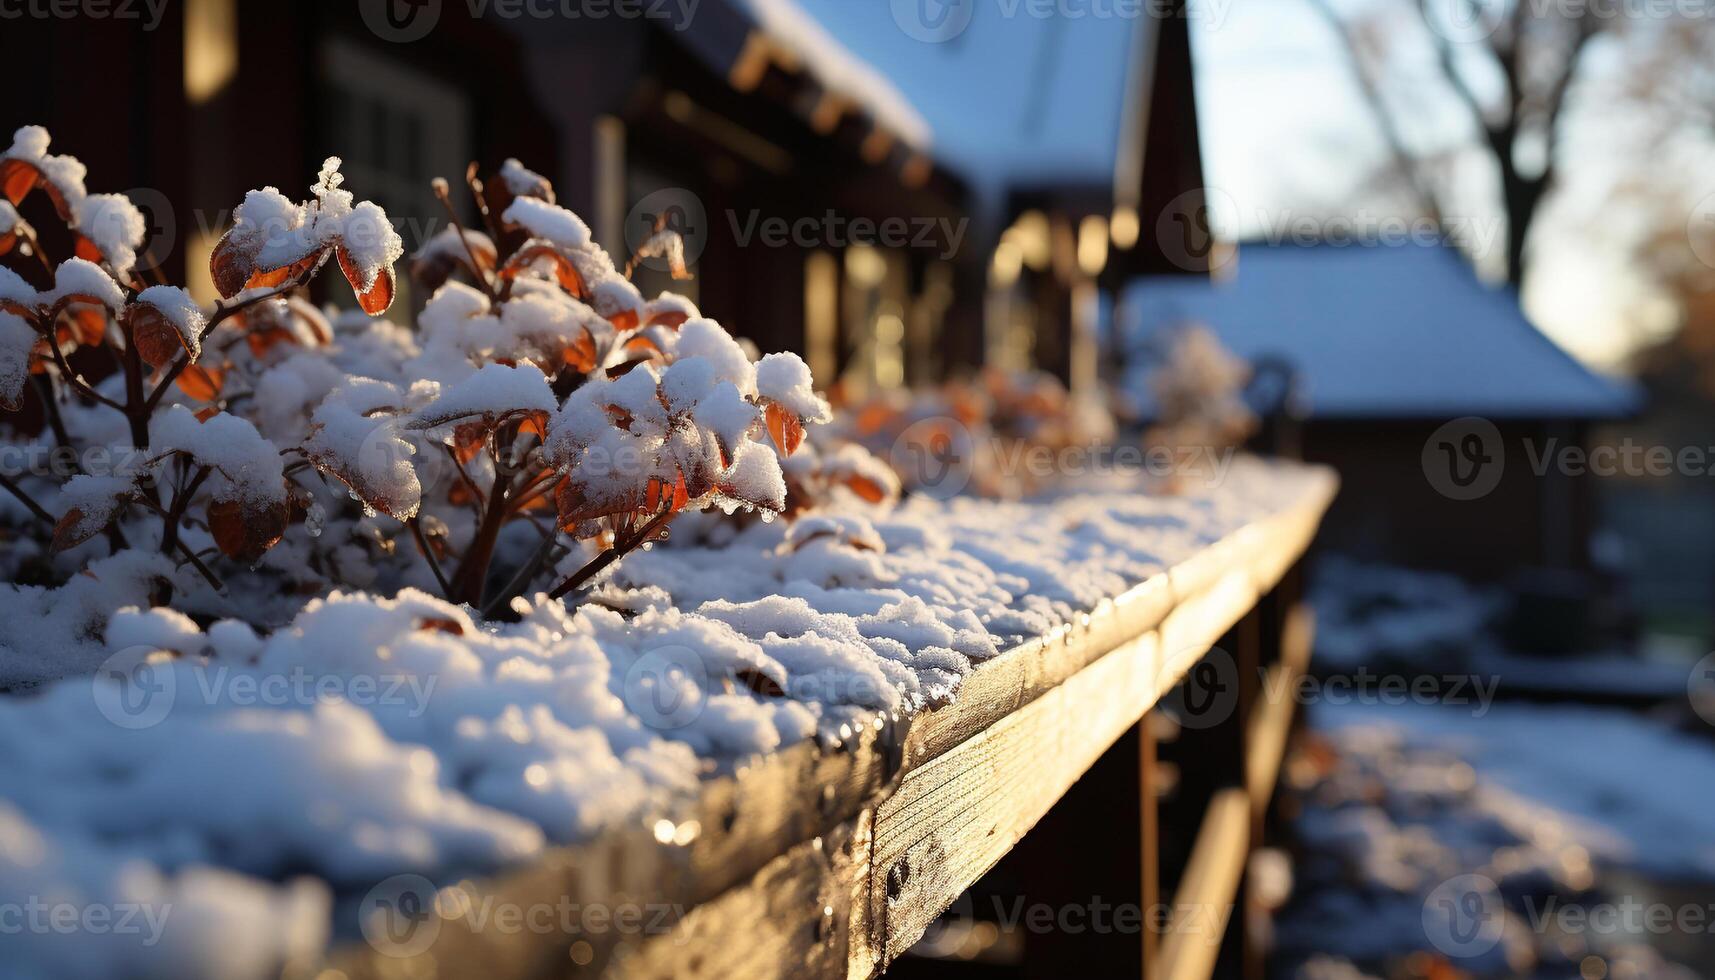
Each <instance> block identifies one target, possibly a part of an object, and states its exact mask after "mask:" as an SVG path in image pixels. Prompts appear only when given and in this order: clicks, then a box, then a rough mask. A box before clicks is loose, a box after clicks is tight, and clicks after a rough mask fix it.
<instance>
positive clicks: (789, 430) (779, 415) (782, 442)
mask: <svg viewBox="0 0 1715 980" xmlns="http://www.w3.org/2000/svg"><path fill="white" fill-rule="evenodd" d="M763 415H764V418H765V419H766V420H767V423H768V436H769V438H770V439H773V440H774V445H775V446H777V447H779V449H780V455H781V456H790V455H792V454H793V453H795V452H797V451H798V446H799V445H800V444H801V443H803V441H804V423H803V422H802V421H801V420H800V419H799V418H798V416H797V415H794V414H793V413H791V412H788V411H787V410H786V409H784V408H782V407H781V406H780V405H779V404H778V403H776V402H769V403H768V408H767V409H766V410H765V411H764V413H763Z"/></svg>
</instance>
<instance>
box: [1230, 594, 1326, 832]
mask: <svg viewBox="0 0 1715 980" xmlns="http://www.w3.org/2000/svg"><path fill="white" fill-rule="evenodd" d="M1315 633H1316V619H1315V614H1314V613H1313V612H1312V611H1311V610H1310V607H1309V606H1307V605H1304V604H1302V603H1301V604H1299V605H1296V606H1294V607H1293V608H1292V609H1291V610H1290V611H1288V613H1287V615H1286V628H1285V629H1284V630H1283V631H1282V634H1281V655H1280V662H1279V663H1277V664H1275V665H1274V666H1273V667H1271V668H1269V672H1268V677H1267V679H1266V680H1265V681H1264V682H1263V699H1262V701H1261V702H1260V703H1259V704H1258V705H1257V706H1256V708H1255V709H1254V711H1253V713H1252V715H1251V717H1250V722H1249V726H1248V727H1249V731H1248V732H1247V734H1246V738H1248V739H1249V742H1250V748H1249V751H1247V752H1246V754H1245V766H1246V769H1247V772H1246V773H1245V786H1246V787H1247V788H1248V789H1249V791H1250V798H1251V806H1252V808H1253V809H1255V810H1256V811H1257V815H1258V816H1259V817H1260V815H1261V813H1262V811H1264V810H1266V809H1268V803H1269V800H1270V799H1272V798H1273V796H1274V786H1275V783H1276V781H1277V780H1278V779H1279V777H1280V763H1281V760H1282V759H1284V758H1285V756H1286V742H1287V739H1288V737H1289V736H1290V735H1291V733H1292V716H1293V714H1294V712H1295V710H1296V708H1297V701H1296V694H1295V688H1296V686H1297V684H1298V679H1299V678H1300V677H1302V676H1304V671H1305V669H1306V668H1307V667H1308V666H1309V664H1310V649H1311V646H1312V645H1313V641H1314V639H1315Z"/></svg>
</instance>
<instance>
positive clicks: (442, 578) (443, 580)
mask: <svg viewBox="0 0 1715 980" xmlns="http://www.w3.org/2000/svg"><path fill="white" fill-rule="evenodd" d="M405 526H406V527H408V528H410V529H411V536H412V537H413V538H416V539H417V547H418V549H420V550H421V551H422V552H423V557H424V558H425V559H427V560H428V562H429V571H431V572H434V573H435V581H436V582H438V583H439V584H440V586H441V596H442V597H443V598H446V599H448V600H451V599H452V595H453V590H452V586H450V585H448V584H447V576H446V573H445V572H442V571H441V563H440V562H439V561H436V560H435V549H433V548H431V547H429V539H428V537H427V536H426V535H425V534H423V525H422V522H420V521H418V520H417V518H415V517H413V518H411V519H410V520H408V521H406V522H405Z"/></svg>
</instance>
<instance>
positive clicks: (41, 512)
mask: <svg viewBox="0 0 1715 980" xmlns="http://www.w3.org/2000/svg"><path fill="white" fill-rule="evenodd" d="M0 488H4V489H5V490H6V492H7V493H10V494H11V495H12V496H14V497H16V498H18V502H19V503H21V504H23V505H24V506H25V507H27V508H29V510H30V513H32V514H34V515H36V517H37V518H39V519H41V520H44V521H47V522H48V526H49V527H53V526H54V525H55V524H57V523H59V522H58V521H56V520H54V515H52V514H50V513H48V512H47V510H46V508H44V507H43V506H42V505H41V504H38V503H36V502H35V500H33V499H31V497H30V495H29V494H27V493H25V492H24V488H23V487H20V486H18V484H17V483H15V482H13V480H12V478H11V477H9V476H7V475H6V474H4V473H0Z"/></svg>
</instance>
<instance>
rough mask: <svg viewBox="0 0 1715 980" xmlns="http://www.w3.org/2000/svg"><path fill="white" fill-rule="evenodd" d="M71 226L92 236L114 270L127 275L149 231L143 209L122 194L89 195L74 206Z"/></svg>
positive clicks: (89, 237)
mask: <svg viewBox="0 0 1715 980" xmlns="http://www.w3.org/2000/svg"><path fill="white" fill-rule="evenodd" d="M72 227H73V228H76V229H77V230H78V232H79V233H80V234H82V235H83V236H84V237H85V238H87V239H89V240H90V242H91V243H93V244H94V245H95V247H96V248H97V249H99V250H100V252H101V257H102V258H103V259H106V260H107V264H108V265H109V266H110V267H112V269H113V271H114V273H115V274H116V275H118V276H119V277H120V278H124V277H125V276H126V275H127V274H128V273H130V271H131V267H132V266H134V265H136V264H137V249H138V248H140V247H142V245H143V238H144V236H145V235H147V234H148V223H147V222H146V221H144V219H143V212H141V211H139V210H137V206H136V205H135V204H132V203H131V199H130V198H128V197H126V196H125V195H123V194H90V195H89V196H87V197H85V198H84V199H83V200H81V201H79V202H77V203H76V204H74V205H73V206H72Z"/></svg>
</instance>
